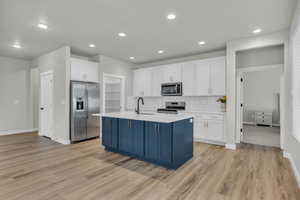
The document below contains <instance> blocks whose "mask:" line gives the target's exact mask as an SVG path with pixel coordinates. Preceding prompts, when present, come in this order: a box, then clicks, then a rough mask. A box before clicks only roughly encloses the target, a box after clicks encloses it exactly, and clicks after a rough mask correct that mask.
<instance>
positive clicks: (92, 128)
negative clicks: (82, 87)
mask: <svg viewBox="0 0 300 200" xmlns="http://www.w3.org/2000/svg"><path fill="white" fill-rule="evenodd" d="M86 88H87V105H88V106H87V108H88V116H87V137H88V138H92V137H97V136H99V134H100V120H99V117H94V116H92V115H93V114H97V113H100V107H99V99H100V89H99V84H97V83H87V86H86Z"/></svg>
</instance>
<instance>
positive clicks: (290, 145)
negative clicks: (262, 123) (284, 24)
mask: <svg viewBox="0 0 300 200" xmlns="http://www.w3.org/2000/svg"><path fill="white" fill-rule="evenodd" d="M298 27H300V3H299V1H298V3H297V7H296V10H295V14H294V18H293V22H292V26H291V29H290V42H292V39H293V35H294V33H295V30H296V28H298ZM287 50H288V51H289V54H288V55H286V59H287V63H288V65H287V68H286V73H287V78H286V94H285V95H286V102H285V104H286V114H285V117H286V120H285V121H286V138H285V147H286V148H285V151H286V152H287V153H288V154H289V155H290V156H291V158H292V160H293V163H294V168H295V169H296V170H297V172H296V173H298V183H299V184H300V156H299V152H300V143H299V142H298V141H297V140H296V139H295V137H294V136H293V121H294V119H293V115H292V113H293V110H294V109H293V95H292V89H293V85H292V69H293V67H294V66H293V62H292V58H293V55H292V54H293V51H292V45H290V46H289V48H288V49H287ZM296 120H300V119H296Z"/></svg>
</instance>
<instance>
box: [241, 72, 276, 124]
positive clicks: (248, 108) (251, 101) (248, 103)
mask: <svg viewBox="0 0 300 200" xmlns="http://www.w3.org/2000/svg"><path fill="white" fill-rule="evenodd" d="M281 73H282V69H281V68H275V69H270V70H266V71H253V72H247V73H245V76H244V102H243V103H244V117H243V120H244V122H252V123H253V122H254V112H255V111H268V112H272V113H273V124H279V107H278V104H279V101H278V100H279V98H278V94H279V92H280V76H281Z"/></svg>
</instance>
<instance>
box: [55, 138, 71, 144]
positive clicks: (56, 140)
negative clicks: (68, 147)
mask: <svg viewBox="0 0 300 200" xmlns="http://www.w3.org/2000/svg"><path fill="white" fill-rule="evenodd" d="M52 140H54V141H55V142H58V143H60V144H71V142H70V140H63V139H59V138H54V139H53V138H52Z"/></svg>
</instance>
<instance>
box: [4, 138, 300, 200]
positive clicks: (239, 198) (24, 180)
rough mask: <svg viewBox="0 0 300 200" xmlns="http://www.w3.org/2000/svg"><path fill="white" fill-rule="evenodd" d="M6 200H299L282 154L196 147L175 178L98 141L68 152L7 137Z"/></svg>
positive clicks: (63, 147)
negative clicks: (106, 148)
mask: <svg viewBox="0 0 300 200" xmlns="http://www.w3.org/2000/svg"><path fill="white" fill-rule="evenodd" d="M0 199H1V200H2V199H3V200H10V199H22V200H27V199H29V200H37V199H41V200H47V199H49V200H50V199H51V200H73V199H75V200H77V199H78V200H85V199H91V200H93V199H95V200H99V199H105V200H115V199H118V200H126V199H134V200H147V199H149V200H161V199H162V200H164V199H165V200H176V199H188V200H193V199H199V200H299V199H300V191H299V189H298V187H297V184H296V181H295V178H294V176H293V173H292V169H291V167H290V164H289V162H288V160H286V159H285V158H283V157H282V153H281V152H280V150H279V149H276V148H267V147H262V146H254V145H244V146H242V147H241V148H240V149H238V150H237V151H231V150H227V149H225V148H224V147H219V146H214V145H208V144H202V143H196V144H195V148H194V158H193V159H192V160H190V161H189V162H188V163H186V164H185V165H184V166H183V167H181V168H180V169H178V170H176V171H173V170H167V169H165V168H162V167H158V166H155V165H152V164H148V163H145V162H142V161H139V160H135V159H131V158H129V157H126V156H122V155H119V154H115V153H110V152H106V151H104V149H103V147H102V146H101V145H100V141H99V140H98V139H95V140H90V141H86V142H82V143H78V144H73V145H61V144H58V143H55V142H53V141H51V140H49V139H46V138H43V137H39V136H38V135H37V134H36V133H30V134H19V135H10V136H1V137H0Z"/></svg>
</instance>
